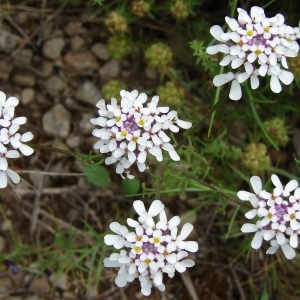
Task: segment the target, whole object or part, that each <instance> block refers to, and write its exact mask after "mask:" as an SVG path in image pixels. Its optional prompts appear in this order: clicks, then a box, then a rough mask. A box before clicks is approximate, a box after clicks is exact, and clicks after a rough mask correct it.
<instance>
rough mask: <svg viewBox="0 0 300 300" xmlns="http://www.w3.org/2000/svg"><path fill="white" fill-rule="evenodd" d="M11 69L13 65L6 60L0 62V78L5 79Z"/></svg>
mask: <svg viewBox="0 0 300 300" xmlns="http://www.w3.org/2000/svg"><path fill="white" fill-rule="evenodd" d="M12 69H13V65H12V64H11V63H9V62H6V61H1V62H0V70H1V72H0V79H2V80H7V79H8V78H9V75H10V73H11V71H12Z"/></svg>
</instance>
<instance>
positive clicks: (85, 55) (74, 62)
mask: <svg viewBox="0 0 300 300" xmlns="http://www.w3.org/2000/svg"><path fill="white" fill-rule="evenodd" d="M64 61H65V63H67V64H68V65H70V66H71V67H73V68H75V69H77V70H80V71H81V70H95V69H98V68H99V64H98V62H97V60H96V58H95V56H94V55H93V54H91V53H90V52H88V51H83V52H76V53H68V54H67V55H65V57H64Z"/></svg>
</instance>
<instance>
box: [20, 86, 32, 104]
mask: <svg viewBox="0 0 300 300" xmlns="http://www.w3.org/2000/svg"><path fill="white" fill-rule="evenodd" d="M34 96H35V91H34V89H32V88H26V89H24V90H23V91H22V94H21V99H20V101H21V103H22V104H24V105H26V104H29V103H31V102H32V101H33V100H34Z"/></svg>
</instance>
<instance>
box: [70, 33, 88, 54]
mask: <svg viewBox="0 0 300 300" xmlns="http://www.w3.org/2000/svg"><path fill="white" fill-rule="evenodd" d="M84 44H85V40H84V39H83V38H81V37H80V36H78V35H76V36H74V37H73V38H72V39H71V48H72V50H74V51H76V50H79V49H80V48H82V47H83V45H84Z"/></svg>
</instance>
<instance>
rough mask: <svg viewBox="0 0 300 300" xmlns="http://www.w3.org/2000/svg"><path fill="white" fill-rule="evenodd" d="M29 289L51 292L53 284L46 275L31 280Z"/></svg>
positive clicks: (38, 291) (37, 291)
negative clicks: (51, 284)
mask: <svg viewBox="0 0 300 300" xmlns="http://www.w3.org/2000/svg"><path fill="white" fill-rule="evenodd" d="M29 290H30V291H33V292H36V293H49V292H50V290H51V286H50V283H49V281H48V279H47V278H46V277H40V278H37V279H34V280H33V281H32V282H31V284H30V286H29Z"/></svg>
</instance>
